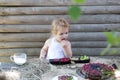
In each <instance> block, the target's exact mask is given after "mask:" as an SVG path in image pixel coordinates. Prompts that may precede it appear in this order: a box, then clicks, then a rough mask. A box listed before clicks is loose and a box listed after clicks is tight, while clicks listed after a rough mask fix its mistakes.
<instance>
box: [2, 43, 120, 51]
mask: <svg viewBox="0 0 120 80" xmlns="http://www.w3.org/2000/svg"><path fill="white" fill-rule="evenodd" d="M44 43H45V42H0V48H1V49H9V48H11V49H12V48H36V47H39V48H42V47H43V45H44ZM71 44H72V48H105V47H106V46H107V45H108V43H107V42H106V41H71ZM112 47H113V48H116V47H120V45H119V46H112Z"/></svg>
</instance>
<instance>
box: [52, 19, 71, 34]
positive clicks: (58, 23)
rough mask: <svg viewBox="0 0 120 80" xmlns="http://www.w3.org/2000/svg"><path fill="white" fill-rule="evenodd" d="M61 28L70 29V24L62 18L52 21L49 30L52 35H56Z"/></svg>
mask: <svg viewBox="0 0 120 80" xmlns="http://www.w3.org/2000/svg"><path fill="white" fill-rule="evenodd" d="M61 28H68V29H69V28H70V24H69V23H68V21H67V20H65V19H64V18H58V19H55V20H53V22H52V29H51V33H52V34H53V35H56V34H57V32H58V31H59V29H61Z"/></svg>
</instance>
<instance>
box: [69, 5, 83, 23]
mask: <svg viewBox="0 0 120 80" xmlns="http://www.w3.org/2000/svg"><path fill="white" fill-rule="evenodd" d="M81 12H82V11H81V9H80V8H79V7H78V6H75V5H74V6H71V7H70V8H69V9H68V14H69V15H70V17H71V19H72V20H73V21H77V20H78V18H79V17H80V15H81Z"/></svg>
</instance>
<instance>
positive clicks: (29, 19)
mask: <svg viewBox="0 0 120 80" xmlns="http://www.w3.org/2000/svg"><path fill="white" fill-rule="evenodd" d="M59 17H64V18H66V19H67V20H68V21H69V22H70V23H86V24H88V23H105V24H107V23H120V15H119V14H110V15H106V14H104V15H82V16H81V17H80V18H79V19H78V20H77V21H76V22H73V21H71V19H70V18H69V16H68V15H21V16H0V24H51V22H52V21H53V20H54V19H56V18H59Z"/></svg>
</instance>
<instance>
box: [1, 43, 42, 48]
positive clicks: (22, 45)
mask: <svg viewBox="0 0 120 80" xmlns="http://www.w3.org/2000/svg"><path fill="white" fill-rule="evenodd" d="M43 44H44V42H0V48H6V49H8V48H36V47H43Z"/></svg>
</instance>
